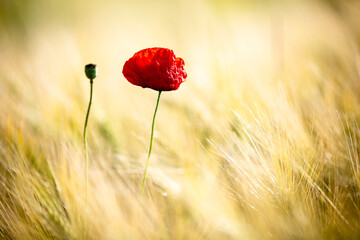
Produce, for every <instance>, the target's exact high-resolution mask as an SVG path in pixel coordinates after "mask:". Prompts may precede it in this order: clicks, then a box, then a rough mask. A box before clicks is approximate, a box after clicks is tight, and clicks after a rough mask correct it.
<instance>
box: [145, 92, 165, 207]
mask: <svg viewBox="0 0 360 240" xmlns="http://www.w3.org/2000/svg"><path fill="white" fill-rule="evenodd" d="M160 95H161V91H159V95H158V98H157V102H156V107H155V112H154V116H153V120H152V126H151V137H150V147H149V154H148V157H147V161H146V165H145V171H144V177H143V180H142V185H141V200H142V198H143V194H144V189H145V180H146V172H147V168H148V165H149V160H150V155H151V150H152V144H153V137H154V125H155V117H156V112H157V110H158V107H159V102H160Z"/></svg>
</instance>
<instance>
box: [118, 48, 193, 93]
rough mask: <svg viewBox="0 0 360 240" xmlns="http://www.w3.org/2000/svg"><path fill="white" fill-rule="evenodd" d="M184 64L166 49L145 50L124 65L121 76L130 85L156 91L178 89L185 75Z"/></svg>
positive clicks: (171, 51)
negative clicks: (122, 75)
mask: <svg viewBox="0 0 360 240" xmlns="http://www.w3.org/2000/svg"><path fill="white" fill-rule="evenodd" d="M184 65H185V62H184V60H182V59H181V58H177V57H176V56H175V54H174V52H173V50H170V49H167V48H147V49H143V50H141V51H139V52H137V53H135V54H134V56H132V57H131V58H130V59H129V60H127V61H126V62H125V64H124V68H123V71H122V72H123V74H124V76H125V78H126V79H127V80H128V81H129V82H130V83H132V84H134V85H137V86H141V87H143V88H151V89H154V90H157V91H172V90H176V89H178V88H179V86H180V84H181V83H182V82H184V81H185V79H186V77H187V74H186V72H185V69H184Z"/></svg>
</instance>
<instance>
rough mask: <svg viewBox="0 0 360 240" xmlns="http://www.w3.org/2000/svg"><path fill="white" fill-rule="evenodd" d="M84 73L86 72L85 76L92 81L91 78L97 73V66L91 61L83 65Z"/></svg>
mask: <svg viewBox="0 0 360 240" xmlns="http://www.w3.org/2000/svg"><path fill="white" fill-rule="evenodd" d="M85 74H86V77H87V78H88V79H90V81H91V82H92V80H93V79H94V78H96V75H97V67H96V65H95V64H92V63H90V64H87V65H86V66H85Z"/></svg>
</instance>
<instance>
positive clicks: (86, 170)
mask: <svg viewBox="0 0 360 240" xmlns="http://www.w3.org/2000/svg"><path fill="white" fill-rule="evenodd" d="M92 95H93V80H92V79H91V80H90V100H89V106H88V109H87V112H86V118H85V125H84V136H83V137H84V148H85V184H86V186H85V201H86V204H87V198H88V165H89V164H88V163H89V157H88V151H87V140H86V129H87V124H88V120H89V114H90V108H91V103H92Z"/></svg>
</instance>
